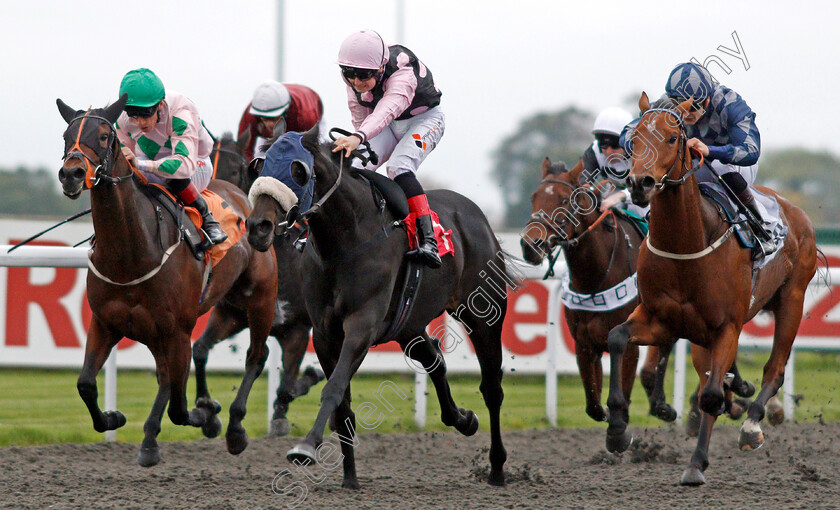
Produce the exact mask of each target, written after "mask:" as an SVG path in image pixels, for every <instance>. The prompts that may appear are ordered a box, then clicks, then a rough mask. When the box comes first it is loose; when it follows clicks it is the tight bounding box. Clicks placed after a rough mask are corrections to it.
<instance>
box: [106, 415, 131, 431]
mask: <svg viewBox="0 0 840 510" xmlns="http://www.w3.org/2000/svg"><path fill="white" fill-rule="evenodd" d="M102 414H104V415H105V423H106V424H107V425H106V428H105V430H117V429H118V428H120V427H122V426H123V425H125V415H124V414H123V413H121V412H119V411H105V412H104V413H102Z"/></svg>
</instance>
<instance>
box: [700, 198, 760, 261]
mask: <svg viewBox="0 0 840 510" xmlns="http://www.w3.org/2000/svg"><path fill="white" fill-rule="evenodd" d="M700 193H701V194H703V196H704V197H705V198H706V200H709V201H711V202H712V203H713V204H714V205H715V207H716V208H717V210H718V214H720V217H721V219H722V220H723V221H725V222H727V223H729V224H730V225H732V226H734V227H735V237H736V238H737V239H738V244H740V245H741V247H742V248H747V249H749V250H752V249H754V248H755V243H756V240H755V234H753V232H752V229H750V227H749V225H748V224H747V218H746V217H744V215H743V214H741V212H740V211H739V210H738V207H737V206H736V205H735V204H733V203H732V201H731V200H729V198H728V197H727V196H726V195H725V194H724V193H723V192H721V191H719V190H718V189H716V188H715V187H714V186H712V185H711V184H710V183H706V182H701V183H700Z"/></svg>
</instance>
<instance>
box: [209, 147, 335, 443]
mask: <svg viewBox="0 0 840 510" xmlns="http://www.w3.org/2000/svg"><path fill="white" fill-rule="evenodd" d="M246 144H247V131H246V134H245V137H244V138H240V139H239V140H234V139H233V136H232V135H231V134H230V133H225V134H224V135H223V136H222V138H221V139H219V140H218V141H217V142H216V144H215V145H214V147H213V154H212V155H211V159H212V161H213V169H214V171H215V172H216V178H217V179H222V180H226V181H228V182H231V183H233V184H236V185H237V186H238V187H239V188H240V189H241V190H242V191H244V192H245V193H248V190H249V189H250V188H251V184H253V182H254V180H255V179H256V178H257V177H258V176H259V171H260V170H261V169H262V160H259V161H255V162H254V164H251V165H249V164H248V162H246V161H245V156H244V152H243V148H244V147H245V145H246ZM273 245H274V254H275V256H276V258H277V304H276V305H275V313H274V321H273V323H272V325H271V332H270V335H271V336H273V337H274V338H275V339H277V343H278V344H279V345H280V347H281V348H282V350H283V374H282V376H281V378H280V387H279V388H277V399H276V400H275V401H274V414H273V415H272V418H271V426H270V429H269V433H270V434H273V435H276V436H284V435H286V434H288V433H289V432H290V425H289V421H288V419H287V418H286V413H287V412H288V410H289V404H290V403H291V402H292V400H294V399H295V398H297V397H300V396H303V395H306V394H307V393H309V389H310V388H311V387H312V386H313V385H315V384H317V383H318V382H319V381H322V380H323V379H324V373H323V372H322V371H320V370H318V369H316V368H314V367H306V369H305V370H304V371H303V374H301V372H300V365H301V362H303V356H304V354H306V347H307V346H308V345H309V331H310V330H311V329H312V321H310V320H309V315H308V314H307V313H306V307H305V306H304V303H303V295H302V294H301V285H302V283H301V280H302V276H301V275H302V273H301V271H302V269H301V260H302V258H301V255H300V253H299V252H298V251H297V250H296V249H295V248H294V246H293V245H292V243H291V242H290V241H289V240H288V239H284V238H282V237H279V236H278V237H277V238H276V239H275V240H274V243H273ZM217 306H224V303H222V304H220V305H217ZM214 319H218V320H211V321H210V322H209V323H208V324H207V329H205V330H204V334H203V335H201V338H199V339H198V340H196V342H195V343H194V344H193V362H194V363H195V377H196V402H199V401H202V399H209V398H210V395H209V393H208V391H207V376H206V370H205V367H206V366H207V358H208V355H209V351H210V349H212V348H213V346H214V345H216V343H218V342H221V341H223V340H225V339H226V338H230V337H231V336H233V335H235V334H237V333H239V332H240V331H242V330H243V329H244V328H245V327H247V326H248V320H247V319H248V318H247V316H246V314H245V313H243V312H242V311H241V310H236V309H233V308H231V309H230V310H229V313H227V314H225V315H219V316H217V317H214Z"/></svg>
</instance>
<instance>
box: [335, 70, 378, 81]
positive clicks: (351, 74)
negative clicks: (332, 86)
mask: <svg viewBox="0 0 840 510" xmlns="http://www.w3.org/2000/svg"><path fill="white" fill-rule="evenodd" d="M340 67H341V74H343V75H344V77H345V78H347V79H348V80H353V79H355V78H358V79H360V80H362V81H365V80H369V79H371V78H373V77H374V76H376V73H377V72H379V69H360V68H358V67H349V66H340Z"/></svg>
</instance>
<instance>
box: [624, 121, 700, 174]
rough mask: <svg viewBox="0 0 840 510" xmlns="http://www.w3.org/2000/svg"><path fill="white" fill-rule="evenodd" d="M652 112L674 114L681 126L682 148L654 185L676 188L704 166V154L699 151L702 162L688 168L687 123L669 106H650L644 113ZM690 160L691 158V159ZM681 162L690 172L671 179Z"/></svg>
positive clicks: (683, 168) (683, 167) (684, 168)
mask: <svg viewBox="0 0 840 510" xmlns="http://www.w3.org/2000/svg"><path fill="white" fill-rule="evenodd" d="M650 112H665V113H667V114H669V115H671V116H673V117H674V118H675V119H676V120H677V125H678V126H679V128H680V148H679V150H678V151H677V155H676V156H675V157H674V162H673V163H671V167H670V168H669V169H668V171H667V172H665V175H663V176H662V177H661V178H660V179H659V180H658V181H657V182H656V184H655V186H654V187H655V188H656V189H658V190H660V189H663V188H666V187H672V188H676V187H678V186H682V185H683V184H685V182H686V181H687V180H688V178H689V177H690V176H691V174H693V173H694V172H696V171H697V170H699V169H700V167H701V166H703V155H702V154H699V153H698V154H699V155H700V163H699V164H698V165H697V166H695V167H693V168H690V169H688V168H687V167H686V166H685V162H684V161H683V159H684V156H685V152H686V150H687V147H688V137H687V136H686V133H685V123H684V122H683V119H682V117H680V115H679V114H678V113H677V112H675V111H674V110H671V109H669V108H650V109H648V110H647V111H646V112H645V113H644V115H647V114H648V113H650ZM644 115H642V116H643V117H644ZM639 122H640V123H641V120H639ZM689 161H691V160H690V159H689ZM680 162H682V170H683V171H685V170H686V169H688V172H685V173H683V175H682V177H680V178H678V179H670V178H669V177H670V175H671V172H673V171H674V170H675V169H676V168H677V164H678V163H680Z"/></svg>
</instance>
